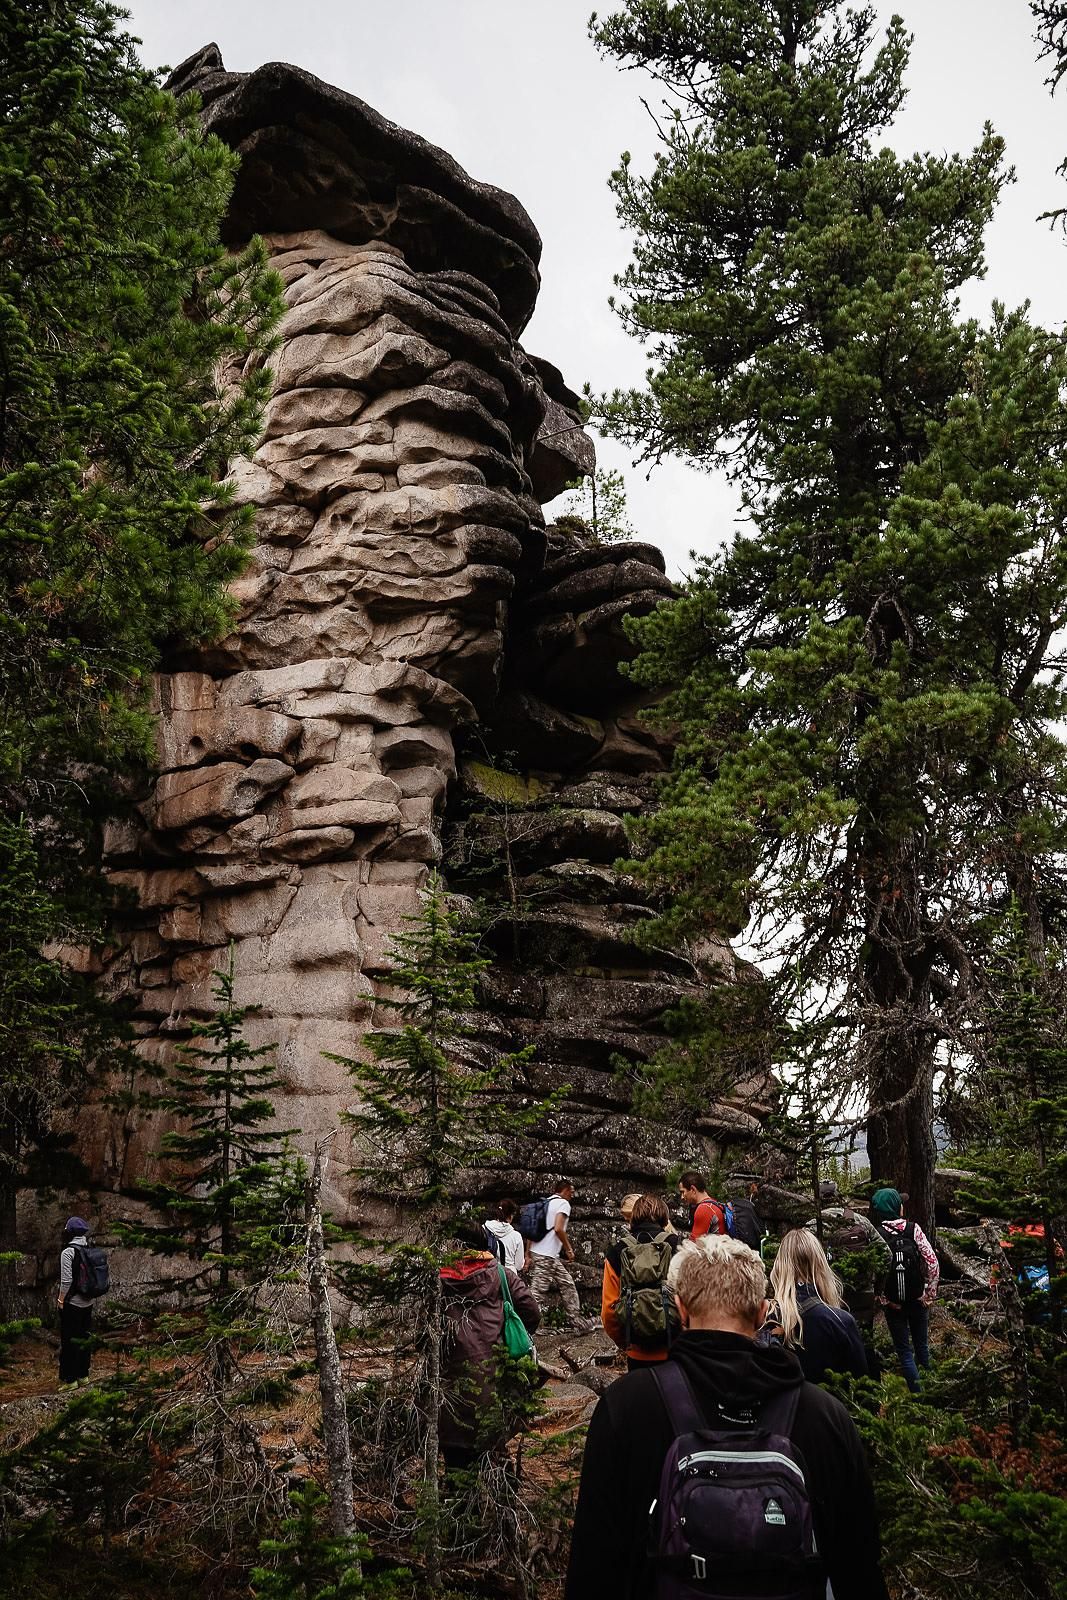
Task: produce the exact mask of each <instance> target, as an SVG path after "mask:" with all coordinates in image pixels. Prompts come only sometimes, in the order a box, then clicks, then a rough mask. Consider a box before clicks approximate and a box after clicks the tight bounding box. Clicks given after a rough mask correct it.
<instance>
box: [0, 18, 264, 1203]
mask: <svg viewBox="0 0 1067 1600" xmlns="http://www.w3.org/2000/svg"><path fill="white" fill-rule="evenodd" d="M123 16H124V13H123V12H122V11H120V10H119V9H118V8H117V7H116V6H114V5H111V4H108V3H106V0H0V240H2V248H0V818H2V819H3V822H4V827H5V834H4V841H3V848H2V849H0V899H2V900H6V901H7V902H8V903H11V902H12V901H13V900H14V899H19V900H20V902H21V903H22V904H23V905H24V906H25V907H26V909H27V912H28V915H29V920H30V922H31V923H32V925H33V927H34V930H35V937H37V939H38V943H37V946H36V956H35V955H34V954H33V952H31V953H30V954H29V955H28V956H27V957H26V959H25V960H23V959H22V957H21V956H19V957H18V959H17V960H16V959H14V954H15V953H14V952H11V955H12V959H9V960H5V962H4V969H5V970H4V973H3V979H2V982H0V1008H2V1010H0V1035H2V1036H3V1038H4V1040H5V1045H6V1044H7V1042H8V1041H9V1040H13V1041H14V1042H15V1049H14V1051H13V1052H9V1051H8V1049H7V1048H5V1050H4V1052H3V1056H2V1059H0V1118H2V1119H3V1122H2V1126H0V1159H3V1160H4V1161H5V1163H6V1170H7V1172H8V1173H9V1174H10V1173H15V1175H16V1177H17V1170H18V1162H19V1158H20V1154H21V1149H22V1147H23V1146H24V1145H25V1143H26V1140H27V1138H31V1137H32V1136H33V1135H34V1133H35V1131H36V1127H35V1117H36V1113H37V1112H39V1111H41V1110H42V1109H43V1108H45V1107H46V1105H47V1103H49V1102H51V1101H55V1100H56V1099H57V1098H58V1096H59V1090H60V1087H61V1080H62V1068H63V1066H64V1063H66V1062H69V1061H70V1060H71V1059H72V1058H74V1057H79V1058H80V1059H81V1061H82V1062H83V1063H84V1061H85V1059H86V1058H87V1057H88V1056H89V1055H91V1054H92V1053H93V1051H94V1049H95V1047H96V1044H97V1041H96V1040H95V1039H94V1038H93V1037H92V1036H91V1030H90V1029H88V1028H87V1027H86V1026H84V1025H83V1022H84V1019H85V1017H86V1008H85V1006H84V1003H83V1002H84V995H81V994H78V993H77V992H76V991H77V985H76V984H75V983H74V981H73V979H72V978H71V977H70V975H69V974H68V973H65V972H64V971H62V970H61V969H59V968H58V967H55V968H54V970H53V973H52V975H51V978H50V979H48V978H47V975H46V974H45V973H44V971H43V968H42V965H41V962H40V959H39V955H40V951H41V949H42V948H44V947H45V946H50V947H53V948H54V947H56V946H63V945H66V946H68V947H69V946H71V945H84V944H86V943H88V942H89V941H90V940H91V939H92V938H93V937H94V935H99V933H100V930H101V927H102V924H103V921H104V915H105V906H106V895H105V893H104V886H103V885H102V884H101V881H100V878H99V876H98V874H97V873H96V871H95V867H96V862H97V858H98V848H97V847H98V836H99V830H100V827H101V824H102V822H103V821H104V819H105V818H107V817H108V816H111V815H113V814H114V813H115V811H116V808H118V807H120V806H121V805H122V804H123V794H124V788H125V786H124V785H123V783H122V782H116V778H117V777H120V776H122V775H132V774H136V773H137V771H138V770H140V769H143V768H144V766H145V765H146V762H147V759H148V757H149V755H150V752H151V746H152V719H151V716H150V714H149V707H148V690H149V684H150V679H151V673H152V669H153V668H154V667H155V665H156V664H157V661H158V658H159V651H160V647H161V645H162V643H163V642H164V641H165V640H168V639H172V638H174V637H181V638H183V639H185V640H195V639H198V638H203V637H205V636H211V635H215V634H217V633H219V632H220V631H223V630H224V629H225V627H226V626H227V625H228V620H229V618H230V616H231V607H230V604H229V601H228V599H227V596H226V591H225V586H226V583H227V580H228V579H229V578H230V577H232V576H233V575H234V574H235V573H236V572H237V571H238V570H239V569H240V567H241V565H242V563H243V561H244V556H245V551H246V548H247V543H248V539H249V536H250V527H249V512H248V510H247V508H243V509H238V508H236V507H233V506H232V505H230V504H229V501H228V495H227V491H226V489H225V488H224V487H222V486H221V485H220V483H219V481H218V480H219V478H220V477H221V476H222V473H223V472H224V471H225V466H226V463H227V462H228V460H229V459H230V458H231V457H232V456H234V455H236V454H239V453H240V452H242V451H243V450H246V449H247V448H249V446H250V445H251V444H252V443H253V442H254V440H255V438H256V435H257V431H258V427H259V415H260V411H261V408H262V405H263V403H264V401H265V399H266V396H267V394H268V392H269V374H268V371H267V369H266V366H265V364H264V362H263V361H262V359H261V358H262V356H263V355H264V354H265V353H266V351H267V350H268V349H269V347H270V343H271V338H272V328H273V326H274V324H275V322H276V320H277V318H278V316H279V314H280V309H281V299H280V284H279V282H278V280H277V278H276V276H275V274H274V273H273V272H272V271H270V270H269V268H268V265H267V261H266V256H265V253H264V250H263V248H262V246H261V245H260V244H259V243H258V242H256V243H254V244H252V245H250V246H249V247H248V248H247V249H246V250H244V251H243V252H241V253H239V254H237V255H231V254H229V253H228V252H227V251H226V250H225V249H224V247H223V245H222V243H221V240H220V236H219V227H220V221H221V219H222V217H223V215H224V213H225V210H226V206H227V202H228V198H229V194H230V190H231V187H232V183H233V179H234V174H235V171H236V167H237V157H236V156H235V155H234V154H233V153H232V152H230V151H229V150H227V149H226V148H225V147H224V146H223V145H222V144H221V143H220V141H219V140H217V139H215V138H213V137H208V136H206V135H205V134H204V132H203V130H202V128H201V126H200V122H199V118H198V114H197V108H196V103H195V101H194V99H193V98H192V97H186V98H185V99H183V100H181V101H175V100H174V99H173V98H172V97H171V96H170V95H168V94H166V93H164V92H163V90H162V89H161V88H160V86H159V80H158V75H157V74H155V73H153V72H151V71H149V70H147V69H146V68H144V67H143V66H142V65H141V64H140V62H139V61H138V59H137V55H136V51H135V45H136V41H135V40H134V39H133V38H131V37H130V35H129V34H127V33H124V32H123V31H122V28H121V20H122V18H123ZM19 831H21V834H22V836H23V837H22V838H21V839H20V838H19V837H17V834H18V832H19ZM27 868H29V870H30V872H31V878H30V879H29V880H27V878H26V871H27ZM28 888H29V889H32V890H33V895H34V898H35V903H34V904H33V905H32V906H30V905H29V904H28V902H27V900H26V892H27V889H28ZM46 980H47V986H48V987H49V988H50V990H51V994H52V997H53V1000H54V1002H55V1003H54V1004H53V1003H51V1002H50V1003H49V1007H48V1010H47V1015H45V1013H44V1011H43V1010H42V1007H41V1004H40V1002H41V999H42V996H43V994H44V990H45V987H46ZM27 1061H32V1063H33V1068H34V1071H35V1072H36V1073H37V1074H38V1076H39V1079H40V1080H41V1086H42V1089H43V1093H41V1094H40V1095H38V1096H37V1097H34V1096H32V1095H30V1096H27V1095H25V1094H23V1093H22V1089H21V1086H20V1081H19V1074H21V1073H22V1072H23V1068H24V1064H25V1062H27ZM9 1069H10V1071H11V1072H12V1074H13V1076H12V1077H11V1078H10V1079H9V1077H8V1074H9ZM45 1079H47V1080H48V1081H47V1082H44V1081H43V1080H45ZM46 1120H47V1119H46ZM8 1186H9V1187H10V1185H8Z"/></svg>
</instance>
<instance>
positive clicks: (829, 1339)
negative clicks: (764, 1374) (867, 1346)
mask: <svg viewBox="0 0 1067 1600" xmlns="http://www.w3.org/2000/svg"><path fill="white" fill-rule="evenodd" d="M771 1293H772V1294H773V1295H774V1300H775V1307H774V1310H773V1312H772V1314H771V1321H772V1323H775V1322H776V1323H777V1324H778V1326H779V1327H780V1328H781V1331H782V1337H783V1339H784V1340H785V1343H786V1344H787V1345H788V1347H789V1348H790V1349H791V1350H792V1351H793V1352H794V1354H795V1355H796V1358H797V1360H798V1361H799V1362H800V1368H801V1371H802V1372H803V1374H804V1376H805V1378H807V1380H808V1382H809V1383H822V1381H823V1379H824V1378H825V1377H826V1374H827V1373H828V1372H847V1373H849V1374H850V1376H852V1377H853V1378H866V1377H867V1376H868V1366H867V1352H866V1351H865V1350H864V1348H863V1340H862V1339H861V1338H860V1330H859V1326H858V1324H857V1322H856V1319H855V1317H854V1316H853V1315H852V1313H851V1312H850V1311H849V1310H848V1309H847V1308H846V1306H845V1301H844V1296H843V1293H842V1286H841V1280H840V1279H839V1278H838V1277H837V1275H836V1273H834V1272H833V1271H832V1270H831V1267H830V1263H829V1262H828V1261H827V1259H826V1252H825V1251H824V1250H823V1247H822V1245H821V1244H820V1243H819V1241H818V1239H816V1237H815V1235H814V1234H813V1233H809V1232H808V1230H807V1228H792V1229H790V1231H789V1232H788V1233H787V1234H785V1236H784V1237H783V1239H782V1242H781V1245H780V1246H779V1248H778V1254H777V1255H776V1256H775V1258H774V1266H773V1267H772V1268H771Z"/></svg>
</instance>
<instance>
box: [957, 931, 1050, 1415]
mask: <svg viewBox="0 0 1067 1600" xmlns="http://www.w3.org/2000/svg"><path fill="white" fill-rule="evenodd" d="M990 938H991V944H992V949H991V953H990V958H989V961H988V963H987V976H986V982H987V985H988V1003H987V1006H986V1013H985V1018H984V1023H985V1026H984V1037H983V1039H982V1041H981V1048H982V1055H983V1059H984V1068H985V1070H984V1071H983V1072H982V1073H981V1075H980V1076H979V1078H978V1081H977V1083H974V1084H971V1085H970V1086H969V1090H970V1092H969V1095H968V1113H969V1114H968V1121H969V1123H970V1129H971V1141H970V1144H969V1147H968V1151H967V1162H968V1165H969V1166H971V1167H973V1168H974V1169H975V1170H976V1171H977V1172H979V1173H980V1174H981V1181H980V1182H975V1183H973V1184H972V1185H971V1186H970V1187H971V1192H970V1193H969V1195H968V1197H967V1198H968V1201H969V1202H970V1203H971V1204H974V1205H976V1207H977V1208H978V1209H979V1210H980V1211H981V1212H984V1213H992V1214H993V1215H994V1216H997V1217H1004V1218H1007V1219H1008V1220H1009V1222H1017V1221H1020V1220H1021V1221H1023V1222H1025V1223H1027V1224H1037V1225H1038V1226H1039V1227H1040V1228H1041V1230H1042V1236H1041V1237H1040V1238H1033V1237H1028V1236H1026V1235H1025V1234H1024V1235H1020V1236H1016V1237H1015V1238H1014V1239H1012V1240H1009V1241H1008V1242H1007V1243H1006V1245H1005V1251H1006V1255H1007V1258H1008V1261H1009V1264H1010V1265H1011V1266H1012V1267H1013V1268H1015V1269H1017V1271H1018V1273H1019V1274H1020V1279H1021V1280H1022V1279H1023V1278H1024V1277H1025V1273H1024V1269H1025V1268H1028V1267H1034V1266H1043V1267H1044V1269H1045V1271H1046V1272H1047V1274H1048V1290H1047V1291H1046V1292H1045V1293H1043V1294H1033V1295H1030V1294H1026V1293H1024V1295H1023V1302H1024V1309H1025V1310H1026V1311H1027V1313H1028V1314H1029V1320H1030V1321H1031V1322H1032V1323H1033V1324H1034V1326H1035V1328H1036V1331H1037V1334H1038V1335H1039V1337H1038V1340H1037V1344H1036V1346H1035V1348H1036V1350H1037V1356H1038V1358H1039V1359H1040V1355H1041V1351H1040V1344H1041V1338H1040V1335H1041V1334H1043V1333H1047V1334H1049V1335H1050V1336H1051V1340H1052V1344H1053V1346H1060V1347H1062V1346H1063V1345H1064V1344H1065V1343H1067V1322H1065V1317H1067V1266H1065V1252H1067V1035H1065V1032H1064V1027H1065V1021H1067V964H1065V961H1064V955H1063V951H1062V950H1061V949H1057V948H1056V947H1053V946H1047V947H1045V948H1043V949H1042V950H1041V951H1040V954H1039V956H1035V953H1034V950H1033V948H1032V943H1031V940H1030V938H1029V934H1028V929H1027V925H1026V920H1025V918H1024V916H1023V914H1022V909H1021V907H1019V906H1018V905H1015V906H1013V907H1012V910H1011V912H1010V914H1009V915H1008V916H1006V917H1004V918H1001V919H998V920H997V921H996V922H995V923H994V924H993V925H992V927H991V929H990ZM1028 1354H1029V1353H1028ZM1064 1399H1065V1400H1067V1388H1065V1389H1064ZM1063 1409H1064V1410H1065V1411H1067V1406H1064V1407H1063Z"/></svg>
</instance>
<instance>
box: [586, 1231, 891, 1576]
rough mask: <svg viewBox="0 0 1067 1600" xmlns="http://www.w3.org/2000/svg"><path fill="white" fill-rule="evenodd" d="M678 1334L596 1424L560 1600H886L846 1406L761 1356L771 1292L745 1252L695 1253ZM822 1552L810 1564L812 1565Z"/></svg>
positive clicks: (717, 1242) (679, 1294)
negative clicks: (734, 1599)
mask: <svg viewBox="0 0 1067 1600" xmlns="http://www.w3.org/2000/svg"><path fill="white" fill-rule="evenodd" d="M668 1282H669V1285H670V1287H671V1288H672V1289H673V1291H674V1293H675V1296H676V1298H677V1303H678V1313H679V1317H680V1320H681V1323H682V1332H681V1333H680V1334H679V1335H678V1338H677V1339H676V1340H675V1341H674V1342H673V1344H672V1346H671V1352H670V1356H669V1358H668V1359H667V1360H666V1361H664V1362H660V1363H653V1364H650V1365H646V1366H645V1367H643V1368H642V1369H640V1370H635V1371H633V1372H630V1373H627V1374H626V1376H625V1377H621V1378H619V1379H618V1380H617V1381H616V1382H615V1383H613V1384H611V1385H610V1387H609V1388H608V1389H607V1390H606V1392H605V1393H604V1395H603V1396H602V1397H601V1399H600V1400H599V1401H598V1403H597V1406H596V1409H595V1411H594V1412H593V1415H592V1419H591V1421H590V1424H589V1432H588V1436H587V1439H586V1445H585V1456H584V1459H583V1462H582V1476H581V1483H580V1487H579V1491H578V1504H577V1508H576V1511H575V1519H574V1533H573V1538H572V1541H571V1554H570V1565H569V1568H568V1572H567V1583H566V1589H565V1591H564V1593H565V1600H599V1597H600V1596H602V1595H610V1596H611V1597H612V1600H684V1597H686V1596H689V1595H692V1596H694V1597H695V1596H696V1595H700V1596H703V1597H705V1600H725V1597H727V1596H737V1595H741V1594H744V1595H746V1596H751V1597H753V1600H755V1597H768V1596H777V1597H778V1600H786V1597H789V1600H824V1596H825V1595H826V1592H827V1590H826V1584H827V1579H829V1580H830V1582H831V1584H832V1586H833V1594H834V1600H886V1587H885V1581H884V1579H883V1577H882V1572H881V1567H880V1564H879V1547H878V1527H877V1520H876V1516H875V1508H874V1492H873V1488H872V1485H871V1478H870V1473H869V1471H868V1468H867V1463H866V1460H865V1458H864V1454H863V1446H862V1444H861V1442H860V1438H859V1435H858V1434H857V1432H856V1429H855V1426H854V1425H853V1423H852V1420H851V1418H850V1417H849V1415H848V1412H847V1411H846V1410H845V1408H844V1406H843V1405H842V1404H841V1403H840V1401H838V1400H835V1399H834V1398H833V1397H832V1396H831V1395H829V1394H827V1393H825V1391H824V1390H822V1389H817V1388H815V1386H814V1385H812V1384H810V1383H807V1382H805V1380H804V1376H803V1373H802V1372H801V1370H800V1367H799V1366H798V1364H797V1361H796V1357H795V1356H794V1355H793V1354H792V1353H791V1352H790V1351H788V1350H786V1349H784V1348H783V1347H782V1346H781V1345H770V1346H766V1347H764V1346H760V1345H758V1344H757V1343H756V1335H757V1333H758V1331H759V1329H760V1327H761V1326H762V1324H763V1321H764V1319H765V1317H766V1315H767V1311H768V1303H767V1297H766V1293H767V1280H766V1275H765V1273H764V1270H763V1263H762V1262H761V1261H760V1259H759V1256H758V1255H756V1253H755V1252H754V1251H753V1250H750V1249H749V1247H748V1246H747V1245H744V1244H742V1243H741V1242H740V1240H738V1239H729V1238H722V1237H716V1236H714V1235H707V1236H705V1237H703V1238H701V1239H697V1240H686V1241H685V1242H684V1243H683V1244H682V1246H681V1247H680V1249H679V1250H678V1253H677V1255H676V1256H675V1257H674V1260H673V1262H672V1263H671V1268H670V1273H669V1275H668ZM816 1552H817V1554H816Z"/></svg>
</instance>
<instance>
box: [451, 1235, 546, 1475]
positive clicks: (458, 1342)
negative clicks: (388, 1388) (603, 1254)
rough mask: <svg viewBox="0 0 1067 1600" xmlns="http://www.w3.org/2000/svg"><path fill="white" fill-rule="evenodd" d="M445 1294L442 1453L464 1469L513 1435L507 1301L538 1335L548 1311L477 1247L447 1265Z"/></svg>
mask: <svg viewBox="0 0 1067 1600" xmlns="http://www.w3.org/2000/svg"><path fill="white" fill-rule="evenodd" d="M441 1293H442V1300H443V1323H444V1326H443V1330H442V1333H443V1339H442V1351H441V1386H442V1391H443V1398H442V1406H441V1420H440V1441H441V1454H442V1455H443V1456H444V1460H445V1466H446V1468H448V1469H458V1468H462V1467H469V1466H472V1465H473V1464H474V1462H475V1461H477V1459H478V1457H479V1456H481V1455H484V1454H486V1452H487V1451H489V1450H491V1449H493V1447H494V1446H495V1445H498V1444H502V1443H503V1442H504V1440H505V1439H506V1438H507V1437H508V1433H509V1426H508V1418H507V1414H506V1407H505V1406H503V1405H502V1404H501V1398H500V1396H499V1394H498V1392H497V1374H498V1371H499V1363H500V1360H501V1357H502V1354H503V1349H504V1346H505V1317H506V1316H507V1314H508V1313H507V1311H506V1305H507V1299H509V1300H510V1303H511V1305H512V1307H513V1308H514V1313H515V1314H516V1315H517V1316H518V1317H519V1318H520V1320H521V1322H522V1324H523V1326H524V1327H525V1328H526V1331H527V1333H530V1334H532V1333H535V1332H536V1331H537V1325H538V1323H539V1322H540V1320H541V1313H540V1311H539V1310H538V1308H537V1301H536V1300H535V1299H534V1297H533V1295H532V1294H531V1293H530V1290H529V1288H528V1287H527V1285H526V1284H525V1283H524V1282H523V1280H522V1279H521V1278H520V1277H519V1275H518V1273H516V1272H512V1270H511V1269H510V1267H505V1266H503V1265H502V1264H501V1263H500V1262H498V1261H497V1259H496V1257H495V1256H493V1255H490V1254H489V1253H488V1251H484V1250H469V1251H468V1252H467V1253H466V1254H465V1255H464V1256H461V1257H460V1259H459V1260H458V1261H455V1262H453V1263H452V1265H451V1266H449V1267H442V1269H441ZM505 1297H507V1299H506V1298H505Z"/></svg>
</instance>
